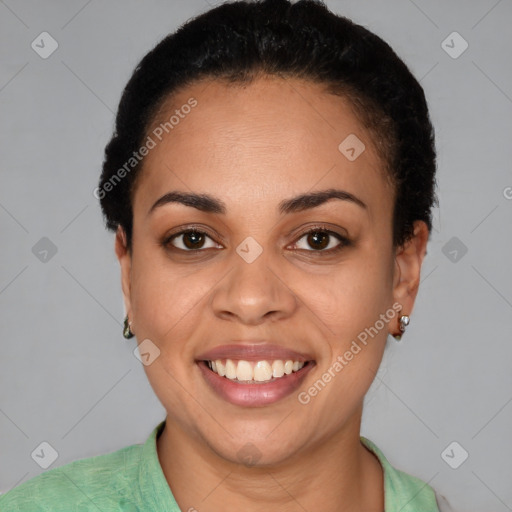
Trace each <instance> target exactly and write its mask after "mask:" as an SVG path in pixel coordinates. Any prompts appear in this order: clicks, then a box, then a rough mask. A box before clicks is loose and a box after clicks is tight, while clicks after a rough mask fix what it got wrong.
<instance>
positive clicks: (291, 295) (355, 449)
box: [0, 0, 447, 512]
mask: <svg viewBox="0 0 512 512" xmlns="http://www.w3.org/2000/svg"><path fill="white" fill-rule="evenodd" d="M435 167H436V165H435V147H434V136H433V128H432V126H431V123H430V119H429V114H428V109H427V104H426V101H425V97H424V93H423V90H422V88H421V87H420V85H419V84H418V82H417V81H416V79H415V78H414V77H413V76H412V75H411V73H410V72H409V70H408V68H407V67H406V66H405V64H404V63H403V62H402V61H401V60H400V59H399V58H398V57H397V56H396V55H395V53H394V52H393V51H392V50H391V48H390V47H389V46H388V45H387V44H386V43H385V42H383V41H382V40H381V39H380V38H378V37H377V36H376V35H374V34H372V33H371V32H369V31H368V30H366V29H365V28H363V27H361V26H358V25H356V24H354V23H352V22H351V21H350V20H348V19H346V18H343V17H340V16H335V15H334V14H332V13H331V12H329V11H328V10H327V9H326V7H325V6H323V4H321V3H320V2H315V1H312V0H301V1H299V2H297V3H296V4H293V5H292V4H290V2H289V1H287V0H278V1H276V0H272V1H271V0H266V1H263V2H258V3H246V2H232V3H228V4H224V5H221V6H219V7H216V8H214V9H211V10H210V11H208V12H206V13H205V14H203V15H201V16H199V17H197V18H195V19H193V20H191V21H189V22H188V23H187V24H185V25H184V26H183V27H181V28H180V29H179V30H178V31H177V32H176V33H175V34H172V35H170V36H168V37H167V38H165V39H164V40H163V41H162V42H161V43H160V44H158V45H157V46H156V47H155V48H154V49H153V50H152V51H151V52H149V53H148V54H147V55H146V56H145V57H144V59H143V60H142V61H141V63H140V64H139V66H138V67H137V68H136V70H135V72H134V74H133V76H132V77H131V79H130V81H129V82H128V84H127V86H126V88H125V91H124V93H123V96H122V99H121V102H120V105H119V109H118V113H117V119H116V128H115V133H114V135H113V137H112V140H111V141H110V143H109V144H108V146H107V148H106V152H105V161H104V165H103V172H102V175H101V179H100V183H99V186H98V188H97V190H96V192H95V193H96V196H97V197H98V199H99V200H100V203H101V208H102V211H103V213H104V216H105V219H106V225H107V227H108V228H109V229H111V230H113V231H115V233H116V238H115V251H116V254H117V257H118V260H119V263H120V267H121V281H122V291H123V294H124V301H125V306H126V312H127V317H126V319H125V329H124V333H123V334H124V336H125V337H126V338H130V337H132V336H134V335H135V336H136V337H137V342H138V344H139V352H140V358H141V361H142V362H143V363H144V368H145V371H146V374H147V376H148V379H149V382H150V384H151V386H152V388H153V389H154V391H155V393H156V394H157V396H158V398H159V400H160V401H161V403H162V404H163V405H164V407H165V408H166V411H167V416H166V419H165V421H162V422H161V423H160V424H159V425H158V426H156V427H155V429H154V430H153V432H152V433H151V435H150V437H149V438H148V439H147V441H146V443H145V444H143V445H132V446H129V447H125V448H123V449H121V450H118V451H117V452H114V453H110V454H105V455H101V456H97V457H91V458H87V459H82V460H79V461H75V462H72V463H70V464H67V465H65V466H61V467H58V468H55V469H53V470H51V471H48V472H46V473H43V474H41V475H39V476H37V477H35V478H33V479H32V480H30V481H28V482H26V483H24V484H22V485H20V486H19V487H17V488H16V489H14V490H12V491H10V492H9V493H7V494H6V495H5V496H3V497H2V498H0V509H1V510H2V511H4V510H5V511H11V510H13V511H14V510H18V511H29V510H30V511H34V510H122V511H135V510H143V511H158V512H163V511H178V510H188V511H193V510H198V511H228V512H229V511H231V510H247V511H252V510H254V511H255V510H262V509H263V507H265V508H273V509H275V508H278V509H279V510H283V511H292V510H309V511H313V510H324V511H330V510H332V511H335V510H336V511H351V512H353V511H362V510H365V511H372V512H382V511H383V510H385V511H386V512H390V511H398V510H400V511H402V512H408V511H409V512H412V511H414V512H420V511H421V512H431V511H432V512H433V511H438V510H440V508H439V507H440V506H441V500H440V498H439V497H438V496H436V494H435V491H434V489H433V488H432V487H430V486H429V485H428V484H426V483H425V482H422V481H421V480H419V479H418V478H416V477H414V476H412V475H408V474H406V473H404V472H402V471H400V470H398V469H396V468H394V467H392V466H391V465H390V464H389V462H388V461H387V460H386V458H385V456H384V454H383V453H382V451H380V449H379V448H378V447H377V446H376V445H375V444H374V443H373V442H371V441H370V440H369V439H367V438H364V437H362V436H360V424H361V416H362V404H363V399H364V396H365V393H366V392H367V390H368V388H369V387H370V385H371V383H372V381H373V379H374V377H375V374H376V372H377V370H378V368H379V364H380V362H381V359H382V356H383V352H384V349H385V345H386V339H387V337H388V335H389V334H391V335H393V336H395V337H396V338H397V339H400V337H401V336H402V335H403V333H404V332H405V330H406V327H407V325H408V323H409V320H410V315H411V312H412V310H413V306H414V301H415V298H416V295H417V292H418V286H419V281H420V270H421V265H422V262H423V258H424V256H425V253H426V246H427V242H428V239H429V233H430V230H431V227H432V224H431V208H432V206H433V205H434V204H436V197H435V190H434V189H435ZM442 506H443V507H445V506H446V503H444V505H442ZM444 509H446V510H447V508H444Z"/></svg>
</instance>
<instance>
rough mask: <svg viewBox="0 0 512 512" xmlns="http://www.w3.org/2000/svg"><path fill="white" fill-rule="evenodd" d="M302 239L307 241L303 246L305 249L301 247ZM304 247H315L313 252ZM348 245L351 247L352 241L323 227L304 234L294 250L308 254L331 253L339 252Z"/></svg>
mask: <svg viewBox="0 0 512 512" xmlns="http://www.w3.org/2000/svg"><path fill="white" fill-rule="evenodd" d="M333 238H334V239H336V240H337V241H338V244H336V240H333ZM302 239H305V243H303V244H302V245H303V247H300V241H301V240H302ZM304 245H309V247H313V250H310V249H307V248H306V247H304ZM347 245H350V241H349V240H348V238H346V237H344V236H342V235H340V234H339V233H336V232H334V231H330V230H328V229H325V228H323V227H313V228H311V229H308V230H307V231H306V232H305V233H303V234H302V236H301V237H300V238H299V239H298V241H297V242H295V244H294V248H298V249H300V250H306V251H308V252H327V253H331V252H336V251H339V250H341V249H342V248H343V247H345V246H347Z"/></svg>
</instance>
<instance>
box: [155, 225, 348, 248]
mask: <svg viewBox="0 0 512 512" xmlns="http://www.w3.org/2000/svg"><path fill="white" fill-rule="evenodd" d="M187 233H197V234H198V235H206V236H207V237H208V238H210V239H211V240H213V237H212V236H210V234H209V233H208V232H206V231H203V230H201V229H196V228H194V227H192V226H191V227H189V228H188V229H185V230H182V231H179V232H178V233H173V234H171V235H170V236H167V237H165V238H164V240H163V241H162V246H163V247H164V248H165V249H171V250H176V251H181V252H187V253H199V252H202V251H204V250H205V249H181V248H179V247H175V246H173V245H172V244H171V241H172V240H173V239H175V238H178V237H180V236H182V235H185V234H187ZM311 233H325V234H327V235H328V236H331V237H334V238H337V239H338V240H339V242H340V244H339V245H338V246H336V247H334V248H331V249H328V250H324V249H322V250H314V249H311V250H308V249H299V250H300V251H306V252H311V253H327V254H336V253H337V252H339V251H341V250H342V249H344V248H345V247H348V246H350V245H352V242H351V241H350V240H349V239H348V238H347V237H345V236H343V235H341V234H339V233H337V232H335V231H331V230H329V229H328V228H327V227H326V226H322V225H318V226H313V227H311V228H308V229H307V230H306V231H304V232H302V233H301V234H300V235H299V237H298V238H297V239H296V241H295V242H294V244H293V245H296V244H297V243H298V242H299V241H300V240H301V239H302V238H304V237H306V236H308V235H309V234H311ZM213 241H214V242H215V240H213ZM215 243H217V242H215ZM328 245H329V244H328Z"/></svg>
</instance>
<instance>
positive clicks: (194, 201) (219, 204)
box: [148, 188, 367, 215]
mask: <svg viewBox="0 0 512 512" xmlns="http://www.w3.org/2000/svg"><path fill="white" fill-rule="evenodd" d="M330 199H340V200H342V201H349V202H351V203H353V204H356V205H358V206H360V207H361V208H363V209H367V205H366V204H365V203H364V202H363V201H361V199H359V198H358V197H356V196H355V195H353V194H351V193H350V192H347V191H346V190H340V189H335V188H330V189H327V190H319V191H316V192H309V193H306V194H301V195H299V196H296V197H292V198H291V199H286V200H284V201H281V202H280V203H279V206H278V211H279V213H281V214H289V213H295V212H301V211H304V210H309V209H312V208H316V207H318V206H320V205H322V204H324V203H326V202H327V201H329V200H330ZM169 203H179V204H183V205H185V206H190V207H192V208H196V209H197V210H200V211H202V212H206V213H219V214H222V215H225V214H226V212H227V208H226V204H225V203H224V202H223V201H221V200H220V199H217V198H216V197H213V196H210V195H208V194H196V193H192V192H177V191H174V192H168V193H167V194H165V195H163V196H162V197H161V198H160V199H158V200H157V201H156V202H155V203H154V204H153V206H152V207H151V208H150V209H149V211H148V215H150V214H151V213H152V212H153V211H155V210H156V209H157V208H159V207H161V206H163V205H166V204H169Z"/></svg>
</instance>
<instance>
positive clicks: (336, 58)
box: [95, 0, 438, 250]
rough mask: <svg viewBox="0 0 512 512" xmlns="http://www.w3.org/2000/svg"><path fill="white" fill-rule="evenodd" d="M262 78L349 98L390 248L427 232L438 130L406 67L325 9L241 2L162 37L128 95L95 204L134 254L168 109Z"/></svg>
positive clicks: (281, 0) (314, 0)
mask: <svg viewBox="0 0 512 512" xmlns="http://www.w3.org/2000/svg"><path fill="white" fill-rule="evenodd" d="M262 74H263V75H265V74H266V75H274V76H281V77H284V78H286V77H294V78H301V79H306V80H310V81H313V82H316V83H320V84H324V85H325V86H326V91H328V92H331V93H334V94H338V95H340V96H342V97H345V98H347V99H348V100H349V103H350V105H351V107H352V108H354V111H355V112H356V113H357V114H358V118H359V120H360V121H361V122H362V124H363V126H365V127H366V128H367V129H368V130H369V132H370V133H371V134H372V135H373V136H372V137H371V139H372V143H373V145H374V147H375V148H376V149H377V151H378V152H379V154H380V155H382V161H383V162H384V164H385V165H384V167H385V168H386V173H387V175H388V178H389V179H390V181H391V182H392V183H393V185H394V191H395V200H394V211H393V245H394V247H396V246H401V245H402V244H404V243H405V242H406V241H407V240H409V239H410V238H411V237H412V235H413V223H414V221H415V220H422V221H424V222H425V223H426V224H427V226H428V229H429V232H430V231H431V229H432V212H431V209H432V206H433V205H437V204H438V202H437V197H436V193H435V186H436V180H435V171H436V150H435V140H434V129H433V127H432V123H431V121H430V116H429V112H428V107H427V102H426V99H425V94H424V91H423V89H422V87H421V85H420V84H419V82H418V81H417V80H416V79H415V78H414V76H413V75H412V73H411V72H410V70H409V69H408V67H407V66H406V64H405V63H404V62H403V61H402V60H401V59H400V58H399V57H398V56H397V55H396V53H395V52H394V51H393V50H392V48H391V47H390V46H389V45H388V44H387V43H386V42H385V41H383V40H382V39H381V38H380V37H378V36H377V35H375V34H373V33H372V32H370V31H369V30H367V29H366V28H364V27H363V26H360V25H357V24H356V23H354V22H352V21H351V20H350V19H348V18H345V17H343V16H339V15H335V14H334V13H332V12H331V11H329V9H328V8H327V7H326V6H325V4H324V3H323V2H321V1H319V0H299V1H297V2H296V3H291V2H290V1H289V0H262V1H244V0H240V1H233V2H227V3H224V4H221V5H219V6H217V7H215V8H212V9H210V10H208V11H207V12H205V13H203V14H201V15H199V16H197V17H195V18H192V19H191V20H189V21H188V22H186V23H185V24H183V25H182V26H181V27H179V29H178V30H177V31H176V32H174V33H172V34H170V35H168V36H167V37H165V38H164V39H163V40H162V41H161V42H160V43H158V44H157V45H156V46H155V47H154V48H153V49H152V50H151V51H150V52H149V53H147V54H146V55H145V56H144V58H143V59H142V60H141V62H140V63H139V64H138V66H137V67H136V68H135V70H134V72H133V74H132V76H131V78H130V80H129V81H128V83H127V85H126V87H125V89H124V91H123V94H122V97H121V100H120V103H119V107H118V111H117V116H116V122H115V129H114V133H113V136H112V138H111V140H110V142H109V143H108V144H107V146H106V148H105V158H104V162H103V169H102V173H101V177H100V181H99V187H98V189H96V191H95V195H96V197H97V198H99V199H100V204H101V208H102V212H103V215H104V218H105V221H106V227H107V229H110V230H116V229H117V227H118V226H122V228H123V229H124V231H125V233H126V236H127V246H128V249H129V250H131V243H132V229H133V208H132V205H133V195H134V190H135V186H134V185H135V181H136V177H137V175H138V174H139V173H140V170H141V168H142V164H143V160H141V161H140V162H139V161H135V160H134V159H133V155H134V153H135V152H137V151H138V149H139V148H141V145H142V144H143V142H144V140H146V137H147V134H148V130H149V128H150V127H151V125H152V123H153V122H154V121H155V116H156V115H157V114H158V112H159V109H160V108H161V107H162V105H163V104H164V103H165V102H166V101H168V100H169V98H171V97H172V95H173V94H176V93H177V92H178V91H180V90H182V89H183V88H185V87H186V86H187V85H190V84H192V83H194V82H197V81H199V80H201V79H214V80H226V81H227V82H228V83H231V84H235V83H239V84H243V83H248V82H251V81H252V80H254V78H255V77H257V76H260V75H262ZM340 142H341V141H340ZM130 159H131V160H130ZM128 161H131V162H132V164H133V165H131V166H130V167H131V168H127V165H126V163H127V162H128ZM123 166H124V167H123ZM122 169H124V172H122Z"/></svg>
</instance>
